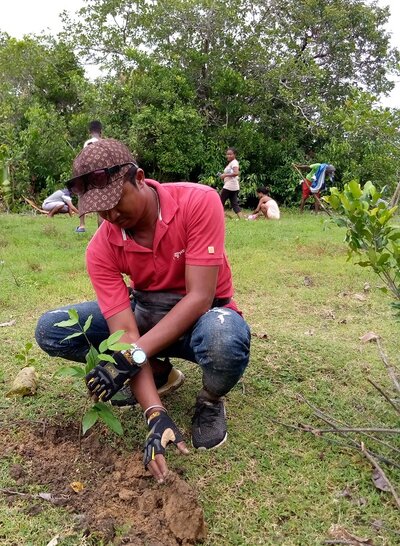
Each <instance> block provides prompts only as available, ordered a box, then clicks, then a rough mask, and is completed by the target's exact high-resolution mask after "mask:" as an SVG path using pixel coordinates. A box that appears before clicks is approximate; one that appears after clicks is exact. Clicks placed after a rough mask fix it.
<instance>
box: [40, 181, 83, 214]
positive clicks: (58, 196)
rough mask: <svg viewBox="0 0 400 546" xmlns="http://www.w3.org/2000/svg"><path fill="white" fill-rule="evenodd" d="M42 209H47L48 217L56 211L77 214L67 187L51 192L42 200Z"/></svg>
mask: <svg viewBox="0 0 400 546" xmlns="http://www.w3.org/2000/svg"><path fill="white" fill-rule="evenodd" d="M42 209H43V210H46V211H48V213H49V214H48V217H49V218H52V217H53V216H54V215H55V214H57V213H67V212H68V213H69V215H70V216H72V214H73V213H75V214H79V211H78V209H77V208H76V207H75V206H74V205H73V204H72V198H71V194H70V192H69V191H68V190H67V188H63V189H62V190H57V191H55V192H53V193H52V194H51V195H49V197H46V199H45V200H44V201H43V204H42Z"/></svg>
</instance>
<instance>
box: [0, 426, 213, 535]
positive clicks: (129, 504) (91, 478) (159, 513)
mask: <svg viewBox="0 0 400 546" xmlns="http://www.w3.org/2000/svg"><path fill="white" fill-rule="evenodd" d="M20 437H21V436H20ZM22 438H23V440H22V441H21V440H19V441H18V442H17V441H16V440H15V437H11V435H10V434H7V433H5V432H2V433H1V444H0V455H1V456H2V457H11V456H13V455H18V456H19V460H20V463H18V464H14V465H12V466H11V467H10V470H9V474H10V478H11V479H12V480H13V483H14V485H12V486H11V487H10V489H13V490H15V491H19V492H24V491H27V487H26V486H31V485H36V486H41V485H42V486H43V491H46V492H48V493H50V496H49V497H48V499H47V500H48V501H50V502H52V503H53V504H56V505H60V506H63V507H64V508H65V509H66V510H68V511H69V512H71V513H72V514H73V519H74V521H75V522H76V525H77V528H79V529H80V530H81V531H82V533H83V534H85V535H87V536H88V535H90V534H93V533H95V534H96V536H99V537H101V539H102V540H103V541H104V542H106V543H112V544H115V545H120V544H121V545H122V544H124V545H128V546H140V545H145V544H146V545H147V546H176V545H182V546H185V545H190V544H196V543H198V542H202V541H203V539H204V538H205V534H206V526H205V523H204V517H203V511H202V509H201V507H200V506H199V504H198V501H197V498H196V494H195V493H194V491H193V489H191V487H190V486H189V485H188V484H187V483H186V482H185V481H184V480H183V479H182V478H180V477H179V476H178V475H177V474H176V473H173V472H171V473H170V477H169V479H168V481H167V483H166V484H164V485H157V484H156V483H155V482H154V480H153V479H152V478H151V477H150V475H149V474H148V473H147V472H146V471H145V470H144V468H143V465H142V455H141V453H135V454H133V455H132V454H130V455H126V454H123V453H118V452H117V450H115V449H114V448H111V447H110V446H108V445H107V444H103V443H102V442H101V438H100V437H99V435H98V434H96V433H94V432H92V433H91V434H89V436H88V437H87V438H84V439H82V442H81V447H80V448H79V441H78V430H77V428H76V426H75V425H71V426H67V427H55V426H47V427H42V428H41V429H40V430H39V429H38V430H35V431H31V430H27V431H26V433H24V434H23V435H22ZM71 484H72V486H71ZM82 485H83V489H82V491H81V492H75V491H74V489H80V488H81V486H82ZM27 498H29V497H27ZM10 502H12V495H10ZM30 502H31V505H30V506H28V507H27V509H26V512H27V514H29V515H30V516H33V515H35V514H37V513H38V512H40V511H41V510H42V509H44V508H45V506H46V501H43V500H41V499H40V498H39V499H38V498H37V496H36V497H35V496H33V495H32V500H31V501H30ZM117 526H123V527H124V529H128V531H126V532H125V533H124V536H123V537H120V538H118V539H115V529H116V527H117Z"/></svg>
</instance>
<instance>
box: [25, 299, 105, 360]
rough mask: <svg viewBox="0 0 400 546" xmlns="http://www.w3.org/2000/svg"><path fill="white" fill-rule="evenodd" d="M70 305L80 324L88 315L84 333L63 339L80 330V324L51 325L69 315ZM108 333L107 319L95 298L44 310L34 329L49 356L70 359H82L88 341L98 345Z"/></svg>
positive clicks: (36, 336)
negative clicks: (88, 325)
mask: <svg viewBox="0 0 400 546" xmlns="http://www.w3.org/2000/svg"><path fill="white" fill-rule="evenodd" d="M70 309H75V310H76V311H77V313H78V316H79V323H80V325H81V326H83V325H84V324H85V322H86V320H87V319H88V317H89V316H92V322H91V325H90V328H89V330H88V331H87V332H86V336H83V335H81V336H77V337H74V338H72V339H67V340H66V339H65V338H66V337H68V336H70V335H71V334H73V333H75V332H79V331H81V330H80V327H79V326H78V325H77V326H72V327H68V328H62V327H59V326H55V324H56V323H58V322H62V321H64V320H68V319H69V314H68V311H69V310H70ZM108 335H109V329H108V326H107V322H106V321H105V319H104V317H103V315H102V314H101V312H100V309H99V306H98V304H97V302H94V301H93V302H84V303H78V304H76V305H70V306H66V307H61V308H59V309H55V310H53V311H48V312H47V313H45V314H44V315H42V316H41V317H40V318H39V321H38V323H37V326H36V331H35V338H36V341H37V343H38V345H39V347H40V348H41V349H43V351H45V352H46V353H47V354H49V355H50V356H58V357H61V358H65V359H67V360H72V361H74V362H85V356H86V354H87V352H88V350H89V347H90V345H93V346H94V347H96V348H98V346H99V344H100V343H101V342H102V341H103V340H104V339H106V338H107V337H108Z"/></svg>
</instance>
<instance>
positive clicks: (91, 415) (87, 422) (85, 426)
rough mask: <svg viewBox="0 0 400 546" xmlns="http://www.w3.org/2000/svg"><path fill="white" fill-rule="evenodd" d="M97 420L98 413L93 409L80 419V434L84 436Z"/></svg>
mask: <svg viewBox="0 0 400 546" xmlns="http://www.w3.org/2000/svg"><path fill="white" fill-rule="evenodd" d="M98 419H99V414H98V412H97V411H96V410H95V409H94V407H93V408H91V409H90V410H89V411H87V412H86V413H85V415H84V416H83V417H82V434H85V433H86V432H87V431H88V430H89V429H90V428H91V427H92V426H93V425H94V424H95V423H97V421H98Z"/></svg>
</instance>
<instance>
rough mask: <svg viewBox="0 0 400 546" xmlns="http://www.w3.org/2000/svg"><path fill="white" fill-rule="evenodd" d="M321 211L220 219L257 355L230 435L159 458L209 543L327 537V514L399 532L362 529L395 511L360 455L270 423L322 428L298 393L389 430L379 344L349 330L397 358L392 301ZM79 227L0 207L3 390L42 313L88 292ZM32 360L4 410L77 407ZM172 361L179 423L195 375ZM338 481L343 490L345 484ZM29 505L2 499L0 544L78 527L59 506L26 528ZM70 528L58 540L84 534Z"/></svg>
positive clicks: (390, 518) (64, 413)
mask: <svg viewBox="0 0 400 546" xmlns="http://www.w3.org/2000/svg"><path fill="white" fill-rule="evenodd" d="M325 220H326V218H325V217H324V216H315V215H313V214H310V213H305V214H304V215H299V214H297V213H293V212H292V213H291V212H287V211H284V213H283V216H282V219H281V221H280V222H266V221H257V222H246V221H236V220H234V219H229V218H227V221H226V227H227V250H228V255H229V259H230V262H231V265H232V269H233V274H234V281H235V288H236V299H237V302H238V304H239V306H240V308H241V309H242V310H243V312H244V315H245V317H246V319H247V320H248V322H249V324H250V326H251V330H252V334H253V336H252V355H251V362H250V365H249V368H248V371H247V372H246V375H245V378H244V380H243V382H242V383H241V384H239V385H238V386H237V387H235V389H234V390H233V391H232V392H231V393H230V394H229V395H228V400H227V412H228V421H229V423H228V424H229V438H228V442H227V444H226V446H224V447H223V448H221V449H220V450H216V451H215V452H210V453H192V454H191V455H190V456H189V457H188V458H182V457H179V456H178V455H177V454H175V453H173V450H170V452H169V454H168V461H169V462H170V464H171V467H172V468H173V467H174V466H179V467H181V468H183V469H184V471H185V475H186V479H187V480H188V481H189V483H191V485H192V486H193V487H194V488H195V489H196V490H197V491H198V493H199V497H200V500H201V503H202V506H203V508H204V510H205V514H206V520H207V523H208V526H209V534H208V539H207V542H206V545H207V546H214V545H218V546H225V545H226V546H230V545H246V546H247V545H248V546H253V545H258V544H260V545H271V546H272V545H278V544H279V545H285V546H292V545H301V546H305V545H317V544H323V543H324V541H325V540H327V539H329V538H330V537H329V529H330V527H331V526H332V525H333V524H340V525H342V526H343V527H345V528H346V529H347V530H348V531H349V532H351V533H352V534H354V535H358V536H363V537H370V538H372V539H373V540H374V544H377V545H392V544H393V545H394V544H397V543H398V542H399V537H400V535H396V534H395V533H392V532H391V531H388V530H380V531H379V532H378V531H376V530H374V529H373V527H372V526H371V523H372V522H374V521H376V520H382V521H383V522H384V525H385V526H386V527H388V528H392V529H397V531H399V524H398V511H396V509H395V506H394V503H393V499H392V498H391V496H390V494H389V493H381V492H379V491H378V490H377V489H376V488H375V487H374V485H373V483H372V480H371V469H370V466H369V464H368V463H367V462H366V461H365V460H364V459H363V458H362V457H361V456H360V455H359V454H358V453H357V452H355V451H351V450H349V449H347V448H346V449H345V448H343V447H340V446H338V445H336V444H333V443H331V442H329V441H328V440H327V439H326V438H321V437H314V436H311V435H307V434H305V433H301V432H297V431H294V430H290V429H288V428H286V427H284V426H282V425H280V424H278V423H277V422H276V421H280V422H284V423H288V424H293V425H297V424H298V423H308V424H313V425H315V426H317V427H318V426H321V422H320V421H317V420H316V419H315V418H314V417H313V415H312V411H311V410H310V408H309V407H308V406H307V405H306V404H304V403H303V402H302V401H301V400H300V399H299V396H298V395H299V394H302V395H303V396H305V397H306V398H307V399H308V400H310V401H311V402H312V403H313V404H315V405H316V406H318V407H320V408H321V409H323V410H324V411H326V412H327V413H330V414H331V415H334V416H336V417H337V418H339V419H342V420H343V421H347V422H350V423H352V424H354V425H360V426H361V425H364V426H372V425H373V424H385V425H387V426H398V425H397V423H396V419H395V417H394V414H393V412H392V411H391V410H390V409H389V408H388V404H387V403H386V402H385V401H384V400H383V399H382V397H380V396H379V394H378V393H376V392H375V391H374V389H373V387H372V386H371V385H370V384H369V383H368V382H367V379H366V378H367V377H370V378H371V379H373V380H374V381H375V382H377V383H379V384H380V385H382V386H383V387H384V388H385V389H387V390H389V388H390V383H389V381H388V379H387V375H386V372H385V370H384V367H383V365H382V362H381V360H380V357H379V354H378V351H377V347H376V344H373V343H369V344H362V343H361V342H360V339H359V338H360V336H362V335H363V334H365V333H366V332H368V331H374V332H376V333H377V334H379V335H380V336H381V338H382V344H383V346H384V348H385V351H386V352H387V354H388V357H389V359H390V360H391V362H393V363H395V364H398V339H399V324H398V323H396V322H395V321H394V319H393V316H392V312H391V310H390V307H389V301H390V298H389V297H388V296H385V295H383V294H382V292H381V291H379V289H378V286H379V282H378V279H377V277H375V276H374V274H373V273H372V272H369V271H367V270H364V269H362V268H360V267H359V266H356V265H354V263H352V262H348V261H347V250H346V247H345V245H344V243H343V242H342V241H343V237H344V232H343V231H341V230H339V228H337V227H335V226H333V225H330V224H328V225H326V224H325ZM87 224H88V233H87V234H76V233H74V232H73V229H74V227H75V226H76V220H74V219H70V218H67V217H56V218H54V219H53V220H49V219H48V218H44V217H36V216H22V215H18V216H17V215H15V216H14V215H3V216H0V260H2V261H3V262H4V263H3V265H2V266H1V265H0V323H3V322H8V321H10V320H15V321H16V324H15V326H11V327H3V328H0V344H1V352H0V387H1V392H2V394H4V393H5V392H6V391H7V390H8V388H9V386H10V382H11V380H12V378H13V376H14V375H15V372H16V370H17V369H18V363H17V361H16V360H15V354H16V353H18V352H20V351H21V350H22V349H23V347H24V345H25V343H26V342H27V341H32V340H33V336H34V329H35V324H36V321H37V318H38V317H39V316H40V314H41V313H42V312H44V311H46V310H48V309H50V308H54V307H57V306H59V305H60V304H68V303H74V302H78V301H83V300H85V299H92V298H93V297H94V295H93V290H92V288H91V284H90V281H89V279H88V277H87V275H86V272H85V264H84V251H85V247H86V245H87V242H88V241H89V239H90V236H91V234H93V233H94V230H95V227H96V219H95V218H94V217H90V218H89V219H88V222H87ZM366 283H368V285H369V286H370V290H368V291H364V286H365V285H366ZM357 294H358V295H363V296H365V299H361V300H360V299H359V298H358V296H357ZM32 356H33V357H34V358H35V359H36V368H37V370H38V371H39V373H40V389H39V391H38V394H37V395H36V396H35V397H31V398H24V399H18V400H17V401H15V400H10V399H7V398H4V397H2V399H1V402H0V405H1V409H2V417H1V422H2V423H3V424H6V425H7V426H12V425H13V423H14V424H15V428H16V429H17V428H18V427H17V423H18V421H19V420H21V419H28V420H29V419H31V420H33V421H34V420H39V419H42V418H52V417H55V416H57V418H58V419H61V420H63V419H65V421H68V420H70V419H71V418H76V419H78V418H79V413H80V407H81V405H80V399H79V396H78V395H77V394H76V393H74V392H73V391H68V390H67V392H66V388H67V384H66V383H65V382H64V380H54V378H53V377H52V372H53V370H55V369H57V367H58V366H60V365H61V364H62V361H61V360H58V359H54V358H53V359H52V358H49V357H48V356H47V355H45V354H44V353H42V352H41V351H40V350H39V348H37V347H36V346H34V348H33V349H32ZM180 365H181V366H182V368H183V370H184V371H185V372H186V375H187V377H188V380H187V383H186V384H185V387H184V388H183V389H182V390H180V391H178V392H177V393H176V394H175V395H174V397H173V398H171V399H170V400H169V402H168V404H169V407H170V409H171V414H172V415H173V417H174V418H175V419H176V421H177V423H178V424H179V425H180V426H181V427H182V428H183V430H184V431H185V432H188V431H189V429H190V407H191V406H192V405H193V401H194V397H195V394H196V392H197V390H198V388H199V385H200V374H199V372H198V370H197V369H195V368H194V367H193V366H192V365H191V364H190V363H187V362H183V363H180ZM124 424H125V426H126V427H127V429H128V438H127V441H126V446H127V447H128V448H138V446H139V445H140V444H141V442H142V441H143V437H144V428H143V423H142V422H141V418H140V416H139V415H137V416H135V415H134V416H133V417H132V418H131V420H130V422H129V423H124ZM392 442H393V443H394V442H395V439H392ZM397 446H398V447H400V445H399V442H398V441H397ZM374 447H376V446H374ZM7 464H9V462H8V463H7ZM7 464H2V469H1V471H0V487H10V483H9V482H10V480H9V478H8V473H7ZM385 469H386V467H385ZM388 474H389V476H390V478H391V480H392V481H393V483H396V482H397V484H399V482H400V472H398V471H394V470H392V469H389V470H388ZM346 489H347V490H349V491H350V492H351V495H350V496H346V495H343V491H345V490H346ZM23 504H24V501H23V500H18V502H17V503H14V504H13V505H12V506H11V507H10V506H8V505H7V503H6V502H5V501H4V499H2V498H1V497H0V521H3V522H4V528H5V529H6V531H7V532H6V535H7V536H12V541H11V542H7V545H8V544H30V543H32V544H33V545H34V546H39V545H42V544H46V543H47V542H48V541H49V540H50V539H51V537H52V536H54V535H55V534H57V533H60V534H62V533H63V532H64V533H65V534H68V532H69V530H70V529H71V528H72V523H71V520H69V519H68V518H69V517H70V516H69V515H68V514H67V515H66V513H65V512H64V511H62V510H61V509H58V510H57V509H56V508H54V507H51V508H50V507H49V508H48V509H46V510H44V511H43V512H41V513H40V514H39V515H37V516H35V518H34V522H33V523H30V524H28V523H27V521H26V518H25V517H24V516H23V514H22V515H21V509H23ZM0 535H2V536H4V534H3V532H0ZM32 537H33V538H32ZM46 540H47V542H46ZM68 540H69V539H65V540H64V541H63V542H62V544H63V546H64V545H67V544H78V542H68Z"/></svg>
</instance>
